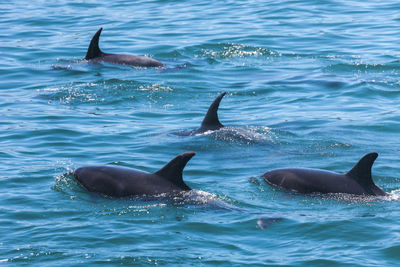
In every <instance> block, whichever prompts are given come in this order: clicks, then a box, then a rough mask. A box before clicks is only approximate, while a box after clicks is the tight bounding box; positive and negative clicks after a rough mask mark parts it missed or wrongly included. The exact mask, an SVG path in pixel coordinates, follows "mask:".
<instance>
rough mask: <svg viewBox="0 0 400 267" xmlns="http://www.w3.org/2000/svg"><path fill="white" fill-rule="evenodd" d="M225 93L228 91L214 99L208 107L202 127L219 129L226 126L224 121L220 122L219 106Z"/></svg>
mask: <svg viewBox="0 0 400 267" xmlns="http://www.w3.org/2000/svg"><path fill="white" fill-rule="evenodd" d="M225 94H226V92H223V93H222V94H220V95H219V96H218V97H217V98H216V99H215V100H214V102H212V104H211V105H210V107H209V108H208V111H207V114H206V116H205V117H204V119H203V122H202V123H201V128H206V129H209V130H217V129H219V128H222V127H224V125H222V123H220V122H219V120H218V107H219V103H220V102H221V100H222V98H223V97H224V95H225Z"/></svg>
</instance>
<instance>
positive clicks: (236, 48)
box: [195, 43, 280, 59]
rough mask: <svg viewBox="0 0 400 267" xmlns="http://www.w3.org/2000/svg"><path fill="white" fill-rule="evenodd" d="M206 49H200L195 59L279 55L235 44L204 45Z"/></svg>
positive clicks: (267, 50)
mask: <svg viewBox="0 0 400 267" xmlns="http://www.w3.org/2000/svg"><path fill="white" fill-rule="evenodd" d="M205 46H207V48H202V49H201V50H200V52H199V53H196V54H195V57H211V58H215V59H226V58H235V57H240V58H243V57H260V56H271V55H277V56H280V54H279V53H277V52H275V51H272V50H269V49H266V48H262V47H253V46H248V45H244V44H235V43H219V44H212V45H205Z"/></svg>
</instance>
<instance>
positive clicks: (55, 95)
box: [37, 79, 173, 104]
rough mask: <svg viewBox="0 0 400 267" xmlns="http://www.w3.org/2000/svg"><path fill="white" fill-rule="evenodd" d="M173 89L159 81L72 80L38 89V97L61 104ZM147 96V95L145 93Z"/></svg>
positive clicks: (121, 98)
mask: <svg viewBox="0 0 400 267" xmlns="http://www.w3.org/2000/svg"><path fill="white" fill-rule="evenodd" d="M171 91H173V89H172V88H171V87H169V86H165V85H163V84H159V83H154V84H152V83H143V82H137V81H132V80H119V79H110V80H99V81H95V82H90V83H86V82H72V83H70V84H67V85H61V86H52V87H45V88H43V89H38V90H37V92H38V93H39V94H38V96H37V97H38V98H41V99H45V100H47V101H49V102H52V101H57V102H59V103H63V104H84V103H94V104H98V103H106V104H108V103H109V104H115V103H119V102H124V101H127V100H128V101H132V100H135V99H136V97H137V94H135V93H136V92H171ZM146 97H147V95H146Z"/></svg>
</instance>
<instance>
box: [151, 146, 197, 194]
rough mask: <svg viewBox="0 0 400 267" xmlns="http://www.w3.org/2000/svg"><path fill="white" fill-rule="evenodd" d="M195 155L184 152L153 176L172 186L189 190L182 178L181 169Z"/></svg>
mask: <svg viewBox="0 0 400 267" xmlns="http://www.w3.org/2000/svg"><path fill="white" fill-rule="evenodd" d="M194 155H195V153H194V152H185V153H182V154H180V155H178V156H176V157H175V158H174V159H173V160H171V161H170V162H168V163H167V164H166V165H165V166H164V167H162V168H161V169H160V170H158V171H157V172H155V173H154V174H156V175H158V176H161V177H163V178H165V179H167V180H168V181H170V182H172V183H173V184H174V185H176V186H178V187H180V188H182V189H184V190H190V187H189V186H187V185H186V184H185V182H184V181H183V178H182V172H183V169H184V168H185V166H186V163H187V162H188V161H189V160H190V159H191V158H192V157H193V156H194Z"/></svg>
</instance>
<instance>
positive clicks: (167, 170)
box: [73, 92, 386, 197]
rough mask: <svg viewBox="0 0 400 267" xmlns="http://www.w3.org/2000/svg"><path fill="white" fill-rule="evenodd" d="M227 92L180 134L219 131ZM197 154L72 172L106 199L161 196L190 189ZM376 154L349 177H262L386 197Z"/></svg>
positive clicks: (310, 189)
mask: <svg viewBox="0 0 400 267" xmlns="http://www.w3.org/2000/svg"><path fill="white" fill-rule="evenodd" d="M225 94H226V92H223V93H221V94H220V95H219V96H218V97H217V98H216V99H215V100H214V101H213V103H212V104H211V105H210V107H209V109H208V111H207V114H206V115H205V117H204V119H203V121H202V123H201V125H200V127H199V128H198V129H195V130H192V131H189V132H183V133H182V132H181V133H178V134H179V135H196V134H201V133H204V132H206V131H214V130H219V129H221V128H223V127H224V125H223V124H222V123H221V122H220V121H219V119H218V107H219V104H220V102H221V100H222V98H223V97H224V96H225ZM194 155H195V153H194V152H186V153H183V154H180V155H178V156H177V157H175V158H174V159H173V160H171V161H170V162H169V163H168V164H167V165H165V166H164V167H163V168H162V169H160V170H159V171H157V172H155V173H145V172H141V171H138V170H134V169H130V168H125V167H117V166H89V167H81V168H78V169H76V170H75V171H74V172H73V175H74V177H75V179H76V180H77V181H78V183H79V184H81V185H82V186H83V187H84V188H86V189H87V190H88V191H91V192H98V193H101V194H103V195H106V196H112V197H126V196H135V195H158V194H162V193H179V192H182V191H189V190H191V189H190V188H189V187H188V186H187V185H186V184H185V183H184V181H183V179H182V171H183V169H184V167H185V166H186V163H187V162H188V161H189V160H190V159H191V158H192V157H193V156H194ZM377 157H378V154H377V153H369V154H367V155H365V156H364V157H362V158H361V159H360V160H359V162H358V163H357V164H356V165H355V166H354V167H353V168H352V169H351V170H350V171H349V172H347V173H346V174H339V173H335V172H331V171H326V170H318V169H305V168H289V169H276V170H272V171H268V172H266V173H264V174H263V175H261V177H262V178H263V179H264V180H265V181H266V182H267V183H269V184H271V185H274V186H278V187H282V188H284V189H288V190H291V191H295V192H298V193H303V194H309V193H323V194H327V193H348V194H354V195H373V196H385V195H386V193H385V192H384V191H383V190H382V189H380V188H379V187H377V186H376V185H375V183H374V181H373V180H372V175H371V168H372V165H373V163H374V162H375V160H376V158H377Z"/></svg>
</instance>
